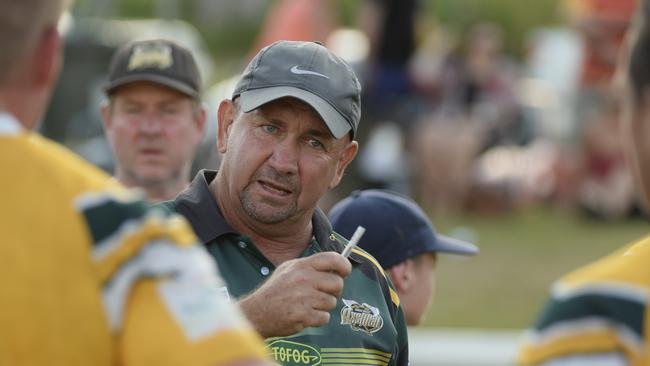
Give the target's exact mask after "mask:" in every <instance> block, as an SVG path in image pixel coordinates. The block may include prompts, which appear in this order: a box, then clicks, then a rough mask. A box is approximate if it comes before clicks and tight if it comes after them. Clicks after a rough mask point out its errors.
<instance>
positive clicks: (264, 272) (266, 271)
mask: <svg viewBox="0 0 650 366" xmlns="http://www.w3.org/2000/svg"><path fill="white" fill-rule="evenodd" d="M260 273H261V274H262V276H268V275H269V273H271V271H270V270H269V267H267V266H263V267H262V268H260Z"/></svg>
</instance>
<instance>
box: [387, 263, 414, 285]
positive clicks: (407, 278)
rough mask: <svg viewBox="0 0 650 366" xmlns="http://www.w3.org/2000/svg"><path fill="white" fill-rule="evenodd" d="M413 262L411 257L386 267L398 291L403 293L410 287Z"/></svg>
mask: <svg viewBox="0 0 650 366" xmlns="http://www.w3.org/2000/svg"><path fill="white" fill-rule="evenodd" d="M414 264H415V263H414V262H413V261H412V260H411V259H405V260H404V261H402V262H400V263H398V264H396V265H394V266H392V267H390V268H388V269H387V271H388V273H390V279H391V281H393V285H395V289H396V290H397V291H398V292H401V293H404V292H406V291H408V290H409V289H410V288H411V287H412V285H413V284H412V282H413V266H414Z"/></svg>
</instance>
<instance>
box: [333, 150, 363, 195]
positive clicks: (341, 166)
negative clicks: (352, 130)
mask: <svg viewBox="0 0 650 366" xmlns="http://www.w3.org/2000/svg"><path fill="white" fill-rule="evenodd" d="M358 151H359V144H358V143H357V142H356V141H354V140H353V141H350V143H349V144H347V146H346V147H345V148H344V149H343V152H342V153H341V156H340V157H339V161H338V166H337V167H336V174H335V175H334V178H333V179H332V181H331V182H330V185H329V188H330V189H332V188H334V187H336V186H338V185H339V183H340V182H341V179H342V178H343V173H345V168H347V167H348V165H350V163H351V162H352V160H354V157H355V156H357V152H358Z"/></svg>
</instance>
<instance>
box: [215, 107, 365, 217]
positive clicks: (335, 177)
mask: <svg viewBox="0 0 650 366" xmlns="http://www.w3.org/2000/svg"><path fill="white" fill-rule="evenodd" d="M228 103H230V104H229V106H230V107H231V108H234V106H233V104H232V103H231V102H228ZM222 107H223V105H222ZM226 108H228V105H227V106H226ZM228 116H229V115H228V114H227V113H226V114H224V116H222V113H221V110H220V121H219V150H220V152H221V153H222V155H223V160H222V165H221V168H220V169H221V170H222V173H224V174H223V176H224V177H225V180H226V181H227V182H226V187H227V188H226V189H227V190H228V191H229V192H230V193H229V196H230V197H238V198H239V204H240V206H241V209H242V210H243V212H244V213H245V214H246V215H247V216H248V217H250V218H251V219H253V220H254V221H257V222H261V223H264V224H273V223H278V222H282V221H285V220H291V219H299V218H304V215H311V212H312V210H313V209H314V208H315V207H316V205H317V203H318V200H319V199H320V198H321V197H323V195H324V194H325V193H326V192H327V190H328V189H330V188H333V187H335V186H336V185H337V184H338V183H339V181H340V179H341V177H342V175H343V172H344V170H345V167H346V166H347V165H348V164H349V163H350V161H352V159H353V158H354V155H355V154H356V151H357V144H356V142H350V140H349V137H347V136H346V137H343V138H341V139H338V140H337V139H335V138H334V137H333V136H332V135H331V134H330V132H329V130H328V129H327V127H326V126H325V123H324V122H323V121H322V120H321V118H320V116H319V115H318V114H317V113H316V112H315V111H314V110H313V109H312V108H311V107H310V106H308V105H307V104H305V103H303V102H301V101H299V100H297V99H293V98H283V99H280V100H277V101H274V102H271V103H268V104H266V105H264V106H262V107H260V108H258V109H257V110H255V111H252V112H250V113H239V114H237V115H233V116H231V117H228Z"/></svg>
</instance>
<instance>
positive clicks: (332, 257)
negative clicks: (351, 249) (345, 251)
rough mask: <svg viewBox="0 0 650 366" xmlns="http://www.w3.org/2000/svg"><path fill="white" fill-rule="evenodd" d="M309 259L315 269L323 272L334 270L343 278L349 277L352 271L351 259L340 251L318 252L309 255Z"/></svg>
mask: <svg viewBox="0 0 650 366" xmlns="http://www.w3.org/2000/svg"><path fill="white" fill-rule="evenodd" d="M307 259H308V260H309V264H310V265H311V266H312V268H314V269H315V270H317V271H321V272H334V273H336V274H338V275H339V276H341V277H343V278H345V277H347V276H348V275H349V274H350V272H351V271H352V265H351V264H350V261H349V260H348V259H346V258H344V257H343V256H341V255H340V254H339V253H335V252H324V253H318V254H314V255H312V256H310V257H308V258H307Z"/></svg>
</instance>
